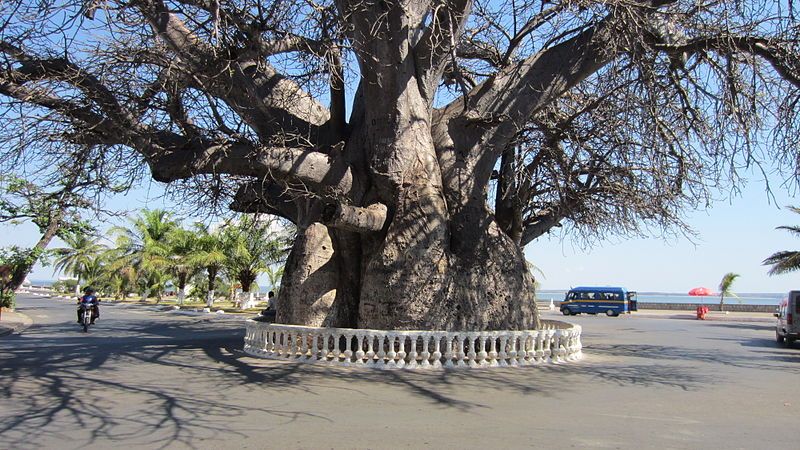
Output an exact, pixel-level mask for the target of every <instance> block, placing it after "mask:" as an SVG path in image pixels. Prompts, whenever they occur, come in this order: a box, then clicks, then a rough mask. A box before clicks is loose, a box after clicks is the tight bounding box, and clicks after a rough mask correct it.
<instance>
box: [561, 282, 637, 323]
mask: <svg viewBox="0 0 800 450" xmlns="http://www.w3.org/2000/svg"><path fill="white" fill-rule="evenodd" d="M637 302H638V301H637V299H636V292H633V291H628V290H626V289H625V288H621V287H576V288H573V289H570V290H569V292H567V295H566V296H565V297H564V301H563V302H561V313H562V314H564V315H565V316H569V315H573V316H574V315H575V314H580V313H587V314H597V313H606V315H608V316H613V317H616V316H618V315H620V314H624V313H630V312H631V311H636V310H637V309H638V308H637Z"/></svg>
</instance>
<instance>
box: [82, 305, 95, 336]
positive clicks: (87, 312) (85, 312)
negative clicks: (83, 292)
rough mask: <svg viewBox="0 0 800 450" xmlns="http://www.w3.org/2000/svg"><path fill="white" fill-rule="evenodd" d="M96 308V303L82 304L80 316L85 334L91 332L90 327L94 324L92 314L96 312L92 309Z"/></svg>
mask: <svg viewBox="0 0 800 450" xmlns="http://www.w3.org/2000/svg"><path fill="white" fill-rule="evenodd" d="M93 307H94V303H81V304H80V306H79V308H80V314H81V322H80V323H81V326H82V327H83V332H84V333H88V332H89V325H91V324H92V314H93V313H94V311H93V310H92V308H93Z"/></svg>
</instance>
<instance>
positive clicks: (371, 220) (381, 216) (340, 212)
mask: <svg viewBox="0 0 800 450" xmlns="http://www.w3.org/2000/svg"><path fill="white" fill-rule="evenodd" d="M386 214H387V208H386V205H384V204H383V203H374V204H372V205H369V206H368V207H366V208H361V207H358V206H353V205H345V204H342V203H336V204H333V205H330V206H329V207H326V208H325V210H323V213H322V221H323V224H324V225H326V226H328V227H333V228H339V229H342V230H346V231H353V232H356V233H367V232H376V231H381V230H382V229H383V226H384V224H385V223H386Z"/></svg>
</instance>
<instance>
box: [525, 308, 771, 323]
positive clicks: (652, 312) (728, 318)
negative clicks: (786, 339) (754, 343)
mask: <svg viewBox="0 0 800 450" xmlns="http://www.w3.org/2000/svg"><path fill="white" fill-rule="evenodd" d="M539 313H540V314H543V315H544V314H547V315H553V316H558V317H562V319H561V320H567V321H569V317H570V316H562V314H561V312H559V311H558V310H555V311H549V310H548V309H542V308H540V309H539ZM623 317H639V318H644V319H683V320H698V319H697V314H696V313H695V312H694V311H679V310H666V309H644V310H642V309H640V310H639V311H636V312H633V313H631V314H624V315H623ZM705 320H706V321H707V322H709V321H710V322H714V321H725V322H764V323H773V322H774V321H775V317H774V316H773V315H772V314H771V313H760V312H728V313H727V314H726V313H724V312H719V311H709V312H708V313H707V314H706V318H705Z"/></svg>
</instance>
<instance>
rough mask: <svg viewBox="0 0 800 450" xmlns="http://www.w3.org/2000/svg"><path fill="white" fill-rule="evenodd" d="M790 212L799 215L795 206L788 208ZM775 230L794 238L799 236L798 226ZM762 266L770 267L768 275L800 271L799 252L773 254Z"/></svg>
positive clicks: (799, 227) (799, 210) (785, 251)
mask: <svg viewBox="0 0 800 450" xmlns="http://www.w3.org/2000/svg"><path fill="white" fill-rule="evenodd" d="M787 208H789V210H790V211H792V212H794V213H797V214H800V208H798V207H796V206H788V207H787ZM775 229H776V230H786V231H788V232H790V233H792V234H794V235H795V236H800V226H781V227H777V228H775ZM763 264H764V265H765V266H772V267H771V268H770V269H769V272H767V273H769V274H770V275H783V274H785V273H789V272H794V271H796V270H800V252H798V251H789V250H784V251H781V252H777V253H773V254H772V255H771V256H770V257H769V258H767V259H765V260H764V262H763Z"/></svg>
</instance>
